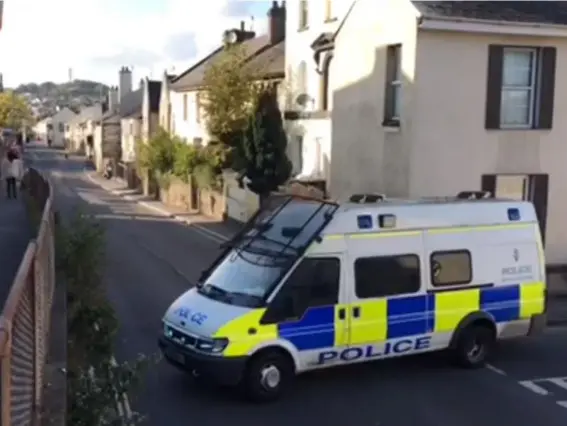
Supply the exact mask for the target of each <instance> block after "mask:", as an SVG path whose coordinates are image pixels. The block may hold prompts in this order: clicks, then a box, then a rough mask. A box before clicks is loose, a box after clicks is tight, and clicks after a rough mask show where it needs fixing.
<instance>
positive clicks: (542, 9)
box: [412, 1, 567, 25]
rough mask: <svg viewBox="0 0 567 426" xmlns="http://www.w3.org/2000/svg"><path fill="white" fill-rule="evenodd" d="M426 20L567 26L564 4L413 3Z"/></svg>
mask: <svg viewBox="0 0 567 426" xmlns="http://www.w3.org/2000/svg"><path fill="white" fill-rule="evenodd" d="M412 3H413V4H414V5H415V7H416V8H417V9H418V10H419V12H420V13H422V14H423V15H424V16H425V17H428V18H463V19H481V20H488V21H506V22H522V23H533V24H536V23H537V24H554V25H567V2H564V1H413V2H412Z"/></svg>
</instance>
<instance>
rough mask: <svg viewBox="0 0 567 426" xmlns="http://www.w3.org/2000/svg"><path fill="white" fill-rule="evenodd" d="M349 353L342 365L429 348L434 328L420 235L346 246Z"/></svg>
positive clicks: (401, 234)
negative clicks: (348, 284)
mask: <svg viewBox="0 0 567 426" xmlns="http://www.w3.org/2000/svg"><path fill="white" fill-rule="evenodd" d="M348 247H349V257H350V260H349V262H350V265H349V267H350V268H351V270H352V273H353V277H352V278H353V279H352V280H349V281H350V282H352V283H353V285H352V287H351V288H349V298H350V303H349V309H348V312H347V317H348V319H349V331H350V333H349V349H348V353H345V354H343V359H342V361H344V362H357V361H364V360H369V359H372V358H388V357H392V356H396V355H401V354H405V353H411V352H418V351H423V350H426V349H427V348H428V344H429V343H428V342H429V340H428V335H429V333H430V331H431V330H430V328H431V324H430V322H429V321H428V315H427V313H428V310H429V309H430V306H428V301H429V299H428V296H427V294H426V293H425V291H424V289H425V279H424V276H425V273H424V268H423V259H422V258H421V253H422V252H423V236H422V232H419V231H417V232H408V233H399V234H398V235H395V234H392V236H387V237H383V236H380V235H378V236H377V237H375V238H364V239H351V240H350V241H349V243H348Z"/></svg>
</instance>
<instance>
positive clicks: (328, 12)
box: [325, 0, 334, 21]
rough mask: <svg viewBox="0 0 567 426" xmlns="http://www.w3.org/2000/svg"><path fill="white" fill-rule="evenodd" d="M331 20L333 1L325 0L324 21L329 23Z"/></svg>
mask: <svg viewBox="0 0 567 426" xmlns="http://www.w3.org/2000/svg"><path fill="white" fill-rule="evenodd" d="M333 18H334V16H333V0H325V21H330V20H332V19H333Z"/></svg>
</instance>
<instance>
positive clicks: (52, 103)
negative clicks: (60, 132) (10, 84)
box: [14, 80, 108, 117]
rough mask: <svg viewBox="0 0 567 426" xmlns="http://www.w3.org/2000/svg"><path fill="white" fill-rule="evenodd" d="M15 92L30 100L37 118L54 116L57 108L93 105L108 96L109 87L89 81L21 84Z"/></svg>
mask: <svg viewBox="0 0 567 426" xmlns="http://www.w3.org/2000/svg"><path fill="white" fill-rule="evenodd" d="M14 91H15V92H16V93H18V94H20V95H22V96H24V97H25V98H26V99H27V100H28V102H29V104H30V105H31V107H32V109H33V110H34V113H35V114H36V116H39V117H44V116H47V115H50V114H53V113H54V112H55V111H56V108H57V107H64V106H69V107H71V108H74V109H80V108H81V107H82V106H85V105H87V106H88V105H92V104H93V103H94V102H96V101H99V100H101V98H104V97H105V96H106V94H107V92H108V86H106V85H105V84H102V83H98V82H96V81H89V80H73V81H71V82H67V83H61V84H57V83H53V82H51V81H47V82H44V83H40V84H37V83H28V84H21V85H20V86H18V87H16V88H15V89H14Z"/></svg>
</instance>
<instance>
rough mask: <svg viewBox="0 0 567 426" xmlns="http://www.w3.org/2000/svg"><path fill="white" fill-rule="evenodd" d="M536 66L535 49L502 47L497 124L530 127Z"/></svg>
mask: <svg viewBox="0 0 567 426" xmlns="http://www.w3.org/2000/svg"><path fill="white" fill-rule="evenodd" d="M536 68H537V51H536V50H535V49H504V54H503V58H502V97H501V100H500V126H501V127H532V124H533V121H532V120H533V118H534V112H535V109H536V105H535V99H536Z"/></svg>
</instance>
